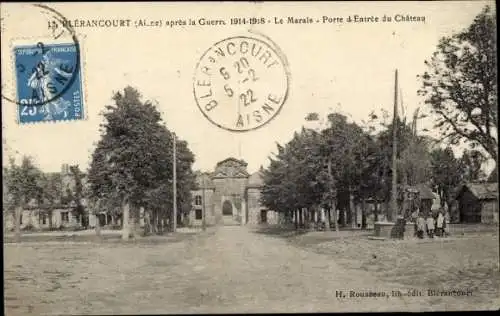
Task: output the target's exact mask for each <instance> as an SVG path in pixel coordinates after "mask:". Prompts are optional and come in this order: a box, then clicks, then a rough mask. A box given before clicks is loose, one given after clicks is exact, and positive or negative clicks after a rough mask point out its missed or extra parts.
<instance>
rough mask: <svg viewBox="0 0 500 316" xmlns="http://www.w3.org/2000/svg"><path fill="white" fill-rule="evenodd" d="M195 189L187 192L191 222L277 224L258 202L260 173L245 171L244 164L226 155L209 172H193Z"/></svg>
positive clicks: (275, 216)
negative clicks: (190, 203) (194, 173)
mask: <svg viewBox="0 0 500 316" xmlns="http://www.w3.org/2000/svg"><path fill="white" fill-rule="evenodd" d="M196 182H197V188H196V189H195V190H192V191H191V195H192V209H191V213H190V216H189V222H190V224H191V225H194V226H198V225H201V224H202V219H203V210H205V221H206V224H207V225H245V224H264V223H268V224H273V223H277V221H278V218H277V216H278V215H277V214H276V213H275V212H274V211H271V210H268V209H266V208H265V207H264V206H262V205H261V204H260V201H259V200H260V188H261V187H262V185H263V179H262V173H261V171H257V172H255V173H253V174H249V173H248V171H247V163H246V162H245V161H243V160H239V159H236V158H227V159H225V160H222V161H220V162H218V163H217V165H216V166H215V169H214V171H213V172H210V173H198V174H197V175H196Z"/></svg>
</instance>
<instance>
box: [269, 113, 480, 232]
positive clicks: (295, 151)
mask: <svg viewBox="0 0 500 316" xmlns="http://www.w3.org/2000/svg"><path fill="white" fill-rule="evenodd" d="M397 124H398V125H397V135H398V140H399V142H398V147H397V176H398V181H397V182H398V184H399V187H400V188H402V187H406V186H408V185H409V186H415V185H417V184H427V185H428V186H429V187H430V188H432V189H434V190H435V191H436V192H437V193H438V194H439V196H440V198H441V203H442V206H444V204H447V206H448V207H451V204H452V201H453V198H454V192H455V191H456V189H457V188H458V187H459V185H460V184H461V183H464V182H470V181H478V180H480V179H481V178H483V177H484V174H483V173H482V172H481V164H482V162H483V161H484V157H483V155H482V154H481V153H480V152H478V151H475V150H471V151H465V152H464V154H463V155H462V157H461V158H457V157H455V155H454V153H453V150H452V149H451V147H446V148H440V147H439V146H437V144H436V142H435V141H434V140H433V139H431V138H428V137H425V136H419V135H417V134H416V132H415V130H414V129H412V128H413V127H412V125H413V122H411V123H407V122H406V120H398V122H397ZM382 125H383V126H384V129H382V131H379V132H374V131H373V129H369V128H366V126H363V127H362V126H359V125H358V124H356V123H354V122H348V120H347V117H346V116H344V115H342V114H339V113H332V114H330V115H329V116H328V125H327V127H326V128H323V129H311V128H303V129H302V131H301V132H300V133H299V132H296V133H295V134H294V136H293V138H292V140H291V141H289V142H288V143H286V144H285V145H280V144H278V145H277V154H276V155H275V156H274V157H272V158H270V160H271V161H270V165H269V167H268V168H267V169H265V170H264V171H263V177H264V183H265V185H264V187H263V189H262V192H261V193H262V194H261V202H262V203H263V204H264V205H265V206H266V207H268V208H270V209H273V210H276V211H278V212H283V213H285V214H286V215H287V216H288V217H289V218H290V217H291V216H292V215H293V214H294V213H295V216H294V218H295V219H296V222H295V225H296V227H298V226H300V225H304V224H305V223H303V222H301V221H302V219H304V218H305V219H306V220H310V219H312V218H314V217H315V216H314V213H318V212H320V211H319V210H320V209H324V210H325V215H324V216H325V217H326V223H331V224H333V225H334V227H335V228H336V229H338V225H337V223H340V224H341V225H345V224H346V223H347V224H348V223H354V209H355V205H361V206H362V207H361V209H362V214H363V220H362V226H363V227H364V226H365V225H366V217H365V214H366V202H367V201H368V200H372V201H374V202H376V203H375V205H376V206H378V205H379V204H380V205H383V206H384V207H383V209H384V210H387V211H388V210H389V207H388V205H387V204H388V202H389V200H390V193H391V177H392V165H391V158H392V143H391V138H392V137H391V131H392V124H389V125H386V124H383V123H382ZM337 209H341V210H346V211H347V212H346V216H347V218H343V215H344V212H340V213H339V215H340V216H341V218H338V219H337V218H336V216H337V212H336V210H337ZM379 211H381V210H378V209H376V210H375V212H376V214H377V213H378V212H379ZM304 212H305V213H306V214H304ZM384 213H385V212H384ZM318 214H319V213H318ZM385 214H386V216H387V218H388V219H392V218H391V216H392V214H391V213H390V212H387V213H385ZM316 218H319V217H316ZM392 220H393V219H392ZM326 226H327V227H326V229H328V228H329V227H330V225H329V224H327V225H326Z"/></svg>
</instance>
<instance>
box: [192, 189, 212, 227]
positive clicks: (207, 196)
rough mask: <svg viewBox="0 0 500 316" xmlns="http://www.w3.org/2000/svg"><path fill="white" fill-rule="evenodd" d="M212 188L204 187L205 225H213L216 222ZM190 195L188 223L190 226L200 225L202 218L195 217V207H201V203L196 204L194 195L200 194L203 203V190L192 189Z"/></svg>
mask: <svg viewBox="0 0 500 316" xmlns="http://www.w3.org/2000/svg"><path fill="white" fill-rule="evenodd" d="M213 195H214V190H213V189H205V207H206V210H205V211H206V214H205V216H206V223H207V225H215V223H216V214H215V208H214V201H213ZM191 196H192V208H191V212H190V213H189V224H188V225H192V226H201V225H202V220H201V219H196V209H202V205H196V204H195V203H196V196H200V197H201V199H202V204H203V190H193V191H191Z"/></svg>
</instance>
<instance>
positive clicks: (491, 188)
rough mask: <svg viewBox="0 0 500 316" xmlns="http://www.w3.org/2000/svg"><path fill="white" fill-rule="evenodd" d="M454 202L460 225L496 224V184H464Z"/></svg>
mask: <svg viewBox="0 0 500 316" xmlns="http://www.w3.org/2000/svg"><path fill="white" fill-rule="evenodd" d="M456 200H457V201H458V210H459V212H458V213H459V221H460V222H461V223H498V182H496V183H467V184H464V185H462V187H461V188H460V189H459V191H458V193H457V196H456Z"/></svg>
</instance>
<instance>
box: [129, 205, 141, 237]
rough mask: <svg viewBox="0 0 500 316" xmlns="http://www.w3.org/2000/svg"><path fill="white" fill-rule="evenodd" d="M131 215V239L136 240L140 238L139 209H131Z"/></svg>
mask: <svg viewBox="0 0 500 316" xmlns="http://www.w3.org/2000/svg"><path fill="white" fill-rule="evenodd" d="M131 215H132V225H131V226H132V227H131V228H132V229H131V230H132V236H133V238H135V239H137V238H141V234H142V232H141V227H140V226H141V225H140V223H141V222H140V221H141V208H139V207H132V212H131Z"/></svg>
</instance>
